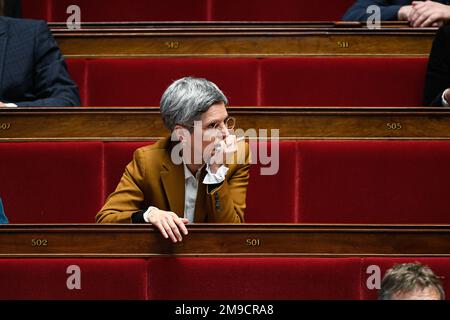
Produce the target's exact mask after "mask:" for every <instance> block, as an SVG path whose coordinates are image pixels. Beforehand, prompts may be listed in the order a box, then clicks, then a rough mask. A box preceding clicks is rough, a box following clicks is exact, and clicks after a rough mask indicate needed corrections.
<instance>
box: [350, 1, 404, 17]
mask: <svg viewBox="0 0 450 320" xmlns="http://www.w3.org/2000/svg"><path fill="white" fill-rule="evenodd" d="M370 5H377V6H379V7H380V13H381V20H382V21H389V20H394V21H395V20H398V17H397V14H398V10H400V8H401V7H402V5H397V4H396V5H392V4H391V2H390V1H387V0H357V1H356V3H354V4H353V5H352V6H351V7H350V8H349V9H348V10H347V12H346V13H345V14H344V16H343V17H342V20H343V21H367V18H369V16H370V15H371V14H368V13H366V10H367V7H369V6H370Z"/></svg>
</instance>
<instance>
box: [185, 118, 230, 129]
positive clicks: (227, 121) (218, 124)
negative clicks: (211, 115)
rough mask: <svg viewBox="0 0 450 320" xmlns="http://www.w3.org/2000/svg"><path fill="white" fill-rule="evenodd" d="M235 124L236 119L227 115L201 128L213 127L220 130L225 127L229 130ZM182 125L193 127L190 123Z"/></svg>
mask: <svg viewBox="0 0 450 320" xmlns="http://www.w3.org/2000/svg"><path fill="white" fill-rule="evenodd" d="M235 125H236V119H235V118H233V117H228V118H226V119H225V120H224V121H219V122H213V123H210V124H209V125H207V126H206V127H205V128H203V129H204V130H213V129H214V130H218V131H220V130H221V129H223V128H224V127H225V128H226V129H227V130H228V131H231V130H233V129H234V126H235ZM183 126H185V127H188V128H194V126H191V125H183Z"/></svg>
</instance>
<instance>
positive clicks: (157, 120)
mask: <svg viewBox="0 0 450 320" xmlns="http://www.w3.org/2000/svg"><path fill="white" fill-rule="evenodd" d="M228 111H229V114H230V115H233V116H235V117H236V119H237V127H239V128H242V129H244V130H247V129H251V128H254V129H256V130H257V131H258V130H259V129H268V130H270V129H279V133H280V138H281V139H283V140H291V139H293V140H295V139H449V138H450V110H449V109H446V108H322V107H315V108H302V107H285V108H284V107H273V108H270V107H230V108H229V109H228ZM167 134H168V132H167V130H166V129H165V128H164V126H163V123H162V120H161V117H160V114H159V108H156V107H150V108H131V107H127V108H120V107H119V108H17V109H14V110H11V109H8V108H0V141H22V140H25V141H26V140H61V139H62V140H71V139H75V140H155V139H159V138H161V137H163V136H166V135H167Z"/></svg>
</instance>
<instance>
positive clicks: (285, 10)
mask: <svg viewBox="0 0 450 320" xmlns="http://www.w3.org/2000/svg"><path fill="white" fill-rule="evenodd" d="M353 2H354V1H353V0H337V1H336V0H334V1H330V0H319V1H317V0H315V1H307V0H281V1H280V0H279V1H273V0H246V1H239V0H213V1H212V8H213V13H212V19H213V20H218V21H233V20H237V21H335V20H341V17H342V16H343V14H344V13H345V11H346V10H347V8H348V7H350V5H352V4H353Z"/></svg>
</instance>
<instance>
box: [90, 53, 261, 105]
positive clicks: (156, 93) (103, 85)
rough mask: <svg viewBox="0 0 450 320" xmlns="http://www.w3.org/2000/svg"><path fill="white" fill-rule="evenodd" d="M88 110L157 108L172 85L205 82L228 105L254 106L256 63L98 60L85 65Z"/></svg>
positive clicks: (233, 60) (246, 60)
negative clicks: (221, 94)
mask: <svg viewBox="0 0 450 320" xmlns="http://www.w3.org/2000/svg"><path fill="white" fill-rule="evenodd" d="M88 69H89V73H88V84H89V96H88V104H89V105H90V106H158V105H159V102H160V100H161V96H162V94H163V93H164V91H165V90H166V89H167V87H168V86H169V85H170V84H171V83H172V82H173V81H174V80H177V79H179V78H182V77H185V76H195V77H202V78H207V79H208V80H211V81H213V82H214V83H215V84H217V85H218V86H219V88H220V89H221V90H222V91H223V92H224V94H225V95H226V96H227V98H228V100H229V103H230V105H240V106H242V105H250V106H252V105H256V74H257V60H256V59H214V58H203V59H196V58H186V59H183V58H176V59H172V58H159V59H158V58H155V59H152V58H143V59H97V60H92V61H90V62H89V64H88Z"/></svg>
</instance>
